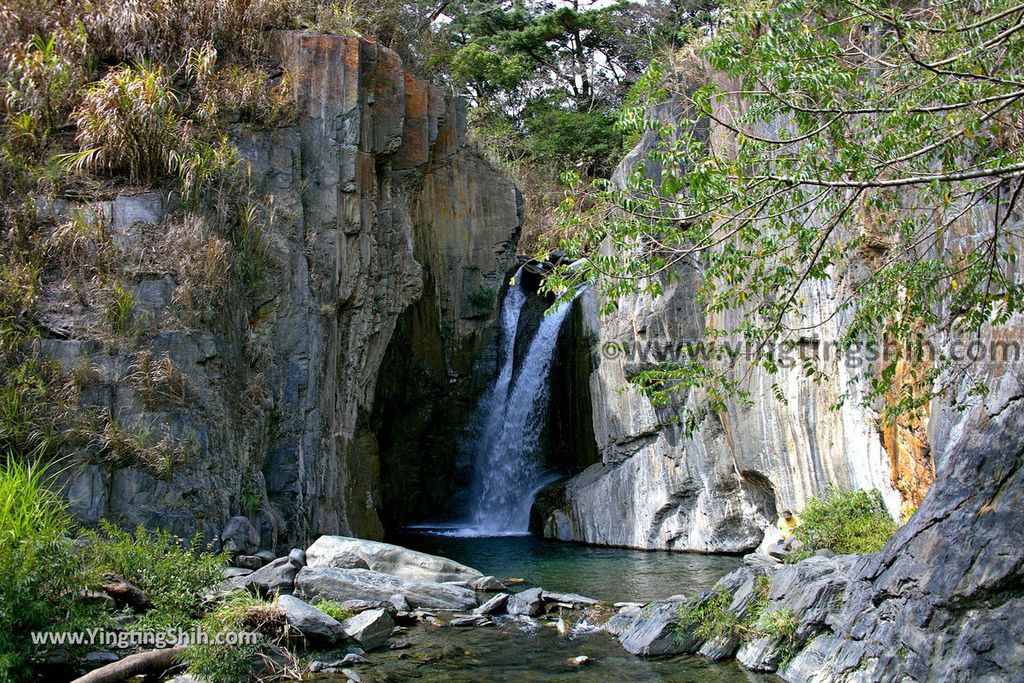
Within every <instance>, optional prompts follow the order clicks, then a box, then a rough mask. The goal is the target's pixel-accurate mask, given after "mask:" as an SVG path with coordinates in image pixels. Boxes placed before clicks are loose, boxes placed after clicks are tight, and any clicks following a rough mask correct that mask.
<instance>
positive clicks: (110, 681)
mask: <svg viewBox="0 0 1024 683" xmlns="http://www.w3.org/2000/svg"><path fill="white" fill-rule="evenodd" d="M184 653H185V646H184V645H179V646H178V647H169V648H165V649H163V650H149V651H147V652H139V653H138V654H134V655H129V656H128V657H125V658H124V659H121V660H118V661H116V662H113V663H111V664H107V665H106V666H101V667H100V668H98V669H95V670H93V671H90V672H89V673H87V674H85V675H84V676H81V677H80V678H76V679H75V680H73V681H72V682H71V683H118V681H125V680H128V679H129V678H132V677H134V676H138V675H140V674H145V673H150V672H160V671H164V670H165V669H170V668H171V667H172V666H174V665H175V664H177V663H178V659H179V658H180V657H181V655H183V654H184Z"/></svg>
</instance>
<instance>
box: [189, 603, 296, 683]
mask: <svg viewBox="0 0 1024 683" xmlns="http://www.w3.org/2000/svg"><path fill="white" fill-rule="evenodd" d="M200 625H201V627H202V629H203V631H204V632H205V633H208V634H211V637H214V634H218V633H229V632H234V633H258V634H260V635H261V636H262V638H261V642H257V643H247V644H233V645H226V644H225V645H215V644H204V645H199V644H197V645H192V646H190V647H189V649H188V653H187V658H188V661H189V668H188V672H189V673H190V674H191V675H193V676H195V677H196V678H198V679H199V680H201V681H206V683H244V682H245V681H254V680H257V678H258V676H257V673H258V670H259V666H260V660H259V655H260V653H261V652H262V650H263V647H264V645H265V644H267V643H274V642H279V641H281V640H282V639H283V637H284V632H285V619H284V612H282V611H281V610H280V609H278V608H277V607H276V606H275V605H274V604H273V603H269V602H263V601H261V600H258V599H256V598H253V597H251V596H250V595H248V594H247V593H238V594H234V595H232V596H231V597H229V598H227V599H225V600H224V601H223V602H222V603H220V604H219V605H217V607H216V608H214V609H213V610H212V611H211V612H210V613H209V614H207V615H206V616H205V617H204V618H203V620H202V621H201V622H200Z"/></svg>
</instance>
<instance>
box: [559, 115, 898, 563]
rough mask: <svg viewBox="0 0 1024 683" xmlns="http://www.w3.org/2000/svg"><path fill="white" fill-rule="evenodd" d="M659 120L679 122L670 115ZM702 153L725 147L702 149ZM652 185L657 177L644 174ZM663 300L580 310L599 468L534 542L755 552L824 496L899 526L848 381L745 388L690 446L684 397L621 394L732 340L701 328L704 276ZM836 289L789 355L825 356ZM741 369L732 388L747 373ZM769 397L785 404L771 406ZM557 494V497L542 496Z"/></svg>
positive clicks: (645, 148) (884, 461) (770, 380)
mask: <svg viewBox="0 0 1024 683" xmlns="http://www.w3.org/2000/svg"><path fill="white" fill-rule="evenodd" d="M659 115H661V116H665V117H672V116H677V115H678V112H677V110H674V109H673V108H672V106H666V107H664V108H662V109H661V110H660V112H659ZM655 140H656V139H655V137H654V136H653V135H652V134H648V135H647V136H645V137H644V139H643V140H642V141H641V143H640V144H639V145H638V147H637V148H636V149H634V150H633V151H632V152H631V153H630V155H629V156H628V157H627V158H626V159H625V160H624V162H623V164H622V165H621V166H620V167H619V169H618V171H617V173H616V179H617V180H618V181H619V182H620V183H621V182H623V181H624V179H625V178H626V177H627V176H628V175H629V173H631V172H632V169H633V168H635V167H637V165H638V164H641V163H644V162H645V158H646V156H647V154H648V152H649V151H650V150H651V148H652V145H654V144H655ZM711 144H724V143H722V142H719V141H716V140H715V139H714V138H713V139H712V143H711ZM648 172H649V173H657V172H658V171H657V169H656V168H648ZM675 275H676V276H677V277H676V278H675V279H673V280H670V281H666V282H665V283H664V293H663V294H662V295H661V296H659V297H657V298H654V299H652V298H651V297H650V296H647V295H642V296H632V297H625V298H623V299H621V300H620V301H619V303H618V306H617V308H616V310H615V311H614V312H613V313H611V314H610V315H606V316H602V315H599V313H598V311H599V310H601V308H602V305H603V303H604V301H603V297H602V294H601V292H600V289H599V287H597V288H591V289H589V290H587V291H586V292H584V293H583V295H582V296H581V297H580V298H579V299H577V301H576V304H575V305H576V306H577V307H578V309H579V310H578V313H577V319H579V320H581V321H582V328H583V330H582V331H581V332H579V333H578V334H580V335H581V336H582V337H583V338H584V340H585V341H586V343H588V344H589V346H590V367H591V372H590V376H589V380H588V382H589V399H590V401H589V402H590V406H591V414H592V420H593V428H594V436H595V440H596V446H597V450H598V451H599V452H600V454H601V462H600V463H597V464H594V465H592V466H590V467H589V468H587V469H586V470H584V471H583V472H582V473H579V474H578V475H577V476H575V477H573V478H572V479H570V480H569V481H568V482H566V483H564V484H562V485H560V487H561V488H560V489H559V490H556V491H554V492H551V493H549V494H548V495H545V496H544V497H543V500H544V502H545V507H546V509H545V510H543V511H542V514H541V515H540V516H541V518H542V521H541V522H540V524H541V528H542V530H543V533H544V534H545V535H546V536H549V537H553V538H560V539H563V540H573V541H583V542H587V543H598V544H609V545H626V546H632V547H638V548H664V549H674V550H694V551H701V552H717V551H726V552H736V551H742V550H748V549H752V548H754V547H756V546H757V545H758V544H759V543H760V542H761V539H762V537H763V532H764V529H765V527H766V526H768V525H770V524H772V523H774V521H775V520H776V518H777V514H778V512H780V511H782V510H783V509H786V508H793V509H799V508H801V507H803V506H804V504H805V503H806V502H807V500H808V499H809V498H810V497H811V496H813V495H815V494H817V493H820V492H821V491H822V490H823V489H824V488H825V487H826V486H827V485H828V484H830V483H835V484H839V485H841V486H845V487H854V488H877V489H879V490H880V491H882V493H883V497H884V498H885V500H886V503H887V505H888V506H889V507H890V509H891V510H892V511H893V512H894V513H895V512H896V511H897V510H898V509H899V507H900V498H899V494H898V493H897V491H896V490H895V489H894V488H893V486H892V483H891V477H890V468H889V461H888V458H887V456H886V453H885V451H884V450H883V448H882V440H881V438H880V434H879V432H878V430H877V428H876V426H875V421H876V419H877V414H875V413H874V412H872V411H866V410H864V409H862V408H860V407H859V406H858V403H859V399H860V396H859V395H858V387H857V386H856V385H854V387H853V391H852V393H851V395H850V396H849V397H848V398H847V400H846V405H845V407H844V408H843V410H841V411H836V410H832V409H831V406H832V405H834V404H835V403H836V402H837V401H838V400H839V398H840V396H841V395H842V394H843V393H844V392H847V391H848V390H849V389H850V387H848V386H847V381H848V380H849V378H850V376H851V373H853V372H856V369H855V368H851V367H848V366H847V365H846V364H844V363H838V364H835V365H834V367H833V369H832V375H833V377H832V380H831V381H828V382H824V383H816V382H815V381H813V380H812V379H810V378H808V377H806V376H805V373H804V370H803V367H802V366H801V363H800V358H799V356H797V355H796V354H794V355H793V356H792V357H791V363H790V365H789V367H783V368H782V369H781V370H780V371H779V373H778V374H776V375H769V374H768V373H767V372H765V371H763V370H761V369H758V368H755V369H753V370H752V371H751V374H750V383H749V387H750V399H751V400H752V401H753V405H751V406H744V405H739V404H738V403H735V402H734V403H733V404H731V405H730V406H729V410H728V412H727V413H725V414H723V415H721V416H720V417H719V416H715V417H709V418H707V419H705V420H704V421H703V423H702V424H701V425H700V427H699V429H697V431H696V432H695V433H693V434H692V435H689V436H688V435H686V434H685V433H684V429H683V427H682V425H680V424H679V423H678V421H677V419H676V418H677V417H678V415H679V413H680V410H681V408H682V407H683V406H686V405H688V404H690V403H691V399H692V397H690V396H688V395H686V394H680V395H677V396H675V397H674V399H673V401H671V402H670V404H669V405H667V406H663V407H656V406H654V405H652V403H651V401H650V400H649V399H648V398H647V397H645V396H643V395H641V394H639V393H637V392H635V391H622V389H623V388H624V387H626V386H627V385H628V381H629V378H630V377H632V376H634V375H636V374H637V373H639V372H642V371H643V370H645V369H649V368H652V367H654V366H655V364H656V363H657V362H658V361H671V360H672V359H673V354H675V353H676V352H677V351H676V350H677V349H680V348H685V344H686V343H688V342H689V343H695V342H698V341H700V340H701V338H702V335H703V330H704V328H705V326H707V325H709V324H710V325H714V326H716V327H720V328H724V329H729V328H730V327H732V326H733V325H735V324H736V323H737V322H738V321H739V320H738V315H737V313H736V312H729V313H726V314H725V315H726V316H728V317H729V319H723V316H722V315H721V314H719V315H716V316H713V317H706V316H705V314H704V312H703V310H701V308H700V307H699V305H698V304H697V303H696V293H697V291H698V289H699V287H700V273H699V270H698V269H697V268H695V267H694V266H693V264H690V263H686V264H682V265H681V266H680V267H678V268H677V269H676V272H675ZM846 286H847V284H846V282H844V281H839V282H838V283H836V284H820V285H816V286H814V287H808V288H806V290H807V291H805V292H804V298H805V302H806V303H805V304H804V306H803V310H802V313H803V314H804V315H805V316H806V318H805V320H804V322H802V323H801V324H802V325H804V326H808V327H810V326H811V325H813V324H814V323H816V322H819V321H826V322H824V324H822V325H821V326H820V327H817V328H816V329H814V331H813V335H812V334H808V336H807V338H806V339H804V340H801V342H802V344H804V345H805V346H806V348H805V349H801V350H799V351H797V352H796V353H801V352H803V353H816V352H817V351H816V349H825V350H834V349H835V342H836V340H837V339H838V338H839V336H840V335H841V334H842V331H843V325H844V322H845V320H844V318H842V317H841V316H836V317H832V318H830V316H831V314H832V309H833V307H834V304H835V302H837V301H838V300H839V297H840V295H841V293H842V292H843V291H845V287H846ZM746 371H747V368H746V367H745V366H741V367H740V368H739V369H738V370H737V376H739V375H740V374H741V373H743V372H746ZM776 391H778V392H779V393H781V395H782V396H784V397H785V402H782V401H780V400H778V398H777V397H776ZM552 494H553V495H552Z"/></svg>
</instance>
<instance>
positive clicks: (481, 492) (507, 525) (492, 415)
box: [461, 282, 570, 536]
mask: <svg viewBox="0 0 1024 683" xmlns="http://www.w3.org/2000/svg"><path fill="white" fill-rule="evenodd" d="M525 303H526V293H525V292H524V291H523V290H522V288H521V286H520V285H519V284H518V282H517V283H516V284H514V285H512V286H510V287H509V288H508V293H507V294H506V295H505V300H504V301H503V302H502V310H501V338H500V342H499V351H498V358H499V362H500V363H501V367H500V369H499V372H498V376H497V378H496V379H495V380H494V383H493V384H492V385H491V387H490V388H489V389H488V391H487V392H486V394H485V395H484V396H483V398H482V399H481V401H480V404H479V406H478V408H477V413H476V415H477V419H478V420H479V421H480V422H479V424H480V432H479V436H478V438H477V440H476V442H475V444H474V448H473V450H474V453H473V483H472V487H471V489H470V510H469V512H470V515H469V525H470V526H468V527H466V528H464V529H462V530H461V531H462V533H461V535H481V536H493V535H503V534H525V533H527V531H528V529H529V523H530V507H531V505H532V504H533V499H534V497H535V496H536V495H537V493H538V492H539V491H540V490H541V489H542V488H543V487H544V486H546V485H547V484H549V483H550V482H551V481H553V480H554V478H555V477H554V476H553V475H552V474H551V473H550V472H549V471H547V470H546V469H545V466H544V461H543V458H542V457H541V455H540V453H539V445H540V435H541V431H542V430H543V429H544V419H545V416H546V414H547V407H548V398H549V395H550V382H549V381H548V380H549V375H550V372H551V363H552V361H553V360H554V356H555V344H556V343H557V341H558V331H559V329H560V328H561V326H562V322H563V321H564V320H565V316H566V314H567V313H568V312H569V307H570V304H568V303H565V304H561V305H560V306H559V307H558V308H556V309H555V310H554V311H551V312H550V313H549V314H548V315H546V316H545V317H544V319H543V320H542V321H541V324H540V326H539V327H538V329H537V332H536V334H535V335H534V337H533V339H532V340H531V341H530V346H529V348H528V349H527V351H526V354H525V355H524V356H523V358H522V367H520V368H516V367H515V353H514V347H515V339H516V329H517V327H518V326H519V314H520V312H521V311H522V309H523V304H525Z"/></svg>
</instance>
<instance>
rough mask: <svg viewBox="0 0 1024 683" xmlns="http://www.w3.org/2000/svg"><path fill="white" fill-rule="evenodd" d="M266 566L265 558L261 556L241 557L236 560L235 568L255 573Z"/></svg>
mask: <svg viewBox="0 0 1024 683" xmlns="http://www.w3.org/2000/svg"><path fill="white" fill-rule="evenodd" d="M271 559H273V558H271ZM265 564H266V562H264V561H263V558H262V557H260V556H259V555H239V556H238V557H236V558H235V566H236V567H241V568H242V569H250V570H253V571H255V570H257V569H259V568H260V567H262V566H263V565H265Z"/></svg>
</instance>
